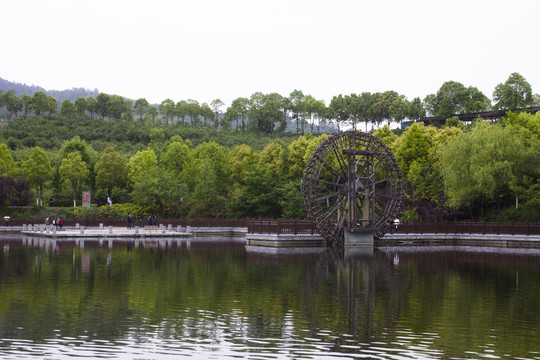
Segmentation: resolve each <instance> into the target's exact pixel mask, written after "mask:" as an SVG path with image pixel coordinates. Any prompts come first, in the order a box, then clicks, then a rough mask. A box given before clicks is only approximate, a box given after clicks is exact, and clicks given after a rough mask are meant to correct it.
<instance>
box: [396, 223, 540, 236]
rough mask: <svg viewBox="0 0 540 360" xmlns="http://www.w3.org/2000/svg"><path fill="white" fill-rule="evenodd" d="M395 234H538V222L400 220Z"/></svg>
mask: <svg viewBox="0 0 540 360" xmlns="http://www.w3.org/2000/svg"><path fill="white" fill-rule="evenodd" d="M391 232H392V233H396V234H496V235H527V236H529V235H540V223H529V222H514V221H512V222H475V221H454V222H438V223H431V222H419V221H411V222H402V223H400V224H399V225H398V226H397V228H394V229H392V231H391Z"/></svg>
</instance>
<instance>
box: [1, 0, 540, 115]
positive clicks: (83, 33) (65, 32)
mask: <svg viewBox="0 0 540 360" xmlns="http://www.w3.org/2000/svg"><path fill="white" fill-rule="evenodd" d="M0 14H2V16H1V21H0V26H1V28H2V37H1V46H2V51H1V53H0V54H1V55H0V77H2V78H4V79H7V80H10V81H15V82H20V83H26V84H29V85H31V84H34V85H39V86H42V87H44V88H45V89H49V90H50V89H55V90H62V89H70V88H73V87H84V88H90V89H94V88H97V89H98V90H99V91H100V92H104V93H108V94H118V95H122V96H125V97H128V98H131V99H138V98H141V97H144V98H146V99H147V100H148V101H150V102H151V103H160V102H161V101H163V100H164V99H166V98H170V99H172V100H174V101H175V102H177V101H179V100H186V99H195V100H198V101H199V102H208V103H209V102H211V101H212V100H214V99H218V98H219V99H221V100H222V101H224V102H225V104H226V105H229V104H230V102H231V101H232V100H233V99H235V98H237V97H249V96H250V95H251V94H252V93H254V92H257V91H261V92H263V93H270V92H277V93H279V94H281V95H283V96H288V95H289V94H290V92H291V91H293V90H294V89H298V90H302V91H303V92H304V94H311V95H313V96H314V97H316V98H317V99H321V100H324V101H325V102H326V104H328V103H329V102H330V100H331V98H332V97H333V96H334V95H338V94H344V95H345V94H350V93H361V92H364V91H369V92H378V91H385V90H395V91H397V92H399V93H400V94H403V95H405V96H407V98H408V99H409V100H410V99H413V98H414V97H420V98H422V99H423V98H424V97H425V96H426V95H427V94H431V93H436V92H437V90H438V89H439V88H440V86H441V85H442V84H443V83H444V82H445V81H449V80H453V81H458V82H460V83H462V84H464V85H465V86H475V87H477V88H478V89H480V90H481V91H482V92H484V94H485V95H487V96H488V97H489V98H491V97H492V94H493V89H494V88H495V86H496V85H497V84H498V83H501V82H505V81H506V79H507V78H508V77H509V76H510V74H511V73H513V72H518V73H520V74H521V75H522V76H524V77H525V79H526V80H527V81H528V82H529V83H530V84H531V85H532V88H533V91H534V92H535V93H538V92H540V65H539V64H540V62H539V60H538V55H539V50H538V43H539V35H540V30H539V29H540V28H539V26H538V17H539V14H540V1H538V0H512V1H510V0H451V1H446V0H444V1H442V0H441V1H437V0H408V1H403V0H370V1H367V0H271V1H267V0H264V1H263V0H261V1H258V0H190V1H183V0H178V1H173V0H170V1H167V0H153V1H140V0H129V1H124V0H92V1H75V0H47V1H43V0H16V1H15V0H13V1H7V0H3V1H1V2H0Z"/></svg>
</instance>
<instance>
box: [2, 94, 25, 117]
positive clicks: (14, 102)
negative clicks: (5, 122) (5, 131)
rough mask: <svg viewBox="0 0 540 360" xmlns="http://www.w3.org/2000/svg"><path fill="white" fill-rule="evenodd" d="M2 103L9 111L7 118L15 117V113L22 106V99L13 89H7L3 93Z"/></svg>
mask: <svg viewBox="0 0 540 360" xmlns="http://www.w3.org/2000/svg"><path fill="white" fill-rule="evenodd" d="M3 103H4V106H5V107H6V110H7V111H9V118H10V119H11V118H12V117H13V116H15V117H17V114H18V113H19V112H20V111H21V110H22V108H23V102H22V100H21V99H20V98H19V97H18V96H17V95H16V94H15V91H14V90H8V91H6V92H5V94H4V95H3Z"/></svg>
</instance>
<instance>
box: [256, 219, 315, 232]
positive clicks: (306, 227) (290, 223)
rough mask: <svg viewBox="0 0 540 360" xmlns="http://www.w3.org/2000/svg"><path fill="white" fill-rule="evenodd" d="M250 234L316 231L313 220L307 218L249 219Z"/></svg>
mask: <svg viewBox="0 0 540 360" xmlns="http://www.w3.org/2000/svg"><path fill="white" fill-rule="evenodd" d="M247 228H248V233H250V234H278V235H281V234H292V235H298V234H310V235H313V234H314V233H315V228H314V226H313V225H312V223H311V221H309V220H305V219H249V220H248V225H247Z"/></svg>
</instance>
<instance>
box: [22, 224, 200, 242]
mask: <svg viewBox="0 0 540 360" xmlns="http://www.w3.org/2000/svg"><path fill="white" fill-rule="evenodd" d="M21 234H23V235H27V236H35V237H46V238H55V239H68V238H83V239H92V238H94V239H107V238H130V239H131V238H135V239H136V238H177V237H179V238H185V237H188V238H191V237H193V233H192V232H191V229H190V228H189V227H187V228H180V227H177V228H173V227H172V226H168V227H165V226H160V227H156V226H151V227H142V228H139V227H138V226H136V227H134V228H132V229H127V228H119V227H113V226H109V227H91V228H84V227H79V228H68V227H64V228H63V229H62V230H60V229H56V228H55V227H53V226H52V225H49V226H46V225H42V224H37V225H23V227H22V230H21Z"/></svg>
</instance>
